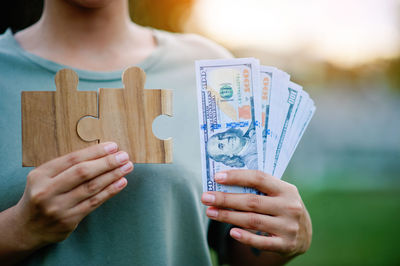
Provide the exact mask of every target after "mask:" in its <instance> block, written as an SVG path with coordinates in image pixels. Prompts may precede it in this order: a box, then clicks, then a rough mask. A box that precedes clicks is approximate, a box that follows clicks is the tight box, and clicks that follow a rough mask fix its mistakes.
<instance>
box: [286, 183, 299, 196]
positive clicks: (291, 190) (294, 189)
mask: <svg viewBox="0 0 400 266" xmlns="http://www.w3.org/2000/svg"><path fill="white" fill-rule="evenodd" d="M287 184H288V190H289V191H290V192H291V193H293V194H296V195H298V194H299V190H298V189H297V187H296V186H295V185H293V184H290V183H287Z"/></svg>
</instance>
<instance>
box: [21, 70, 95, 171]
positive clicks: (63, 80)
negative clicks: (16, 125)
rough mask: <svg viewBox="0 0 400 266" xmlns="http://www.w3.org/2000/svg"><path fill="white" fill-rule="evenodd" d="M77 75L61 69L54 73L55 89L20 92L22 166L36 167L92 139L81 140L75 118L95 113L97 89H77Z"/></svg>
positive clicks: (82, 145) (90, 143)
mask: <svg viewBox="0 0 400 266" xmlns="http://www.w3.org/2000/svg"><path fill="white" fill-rule="evenodd" d="M78 81H79V79H78V75H77V74H76V73H75V72H74V71H73V70H70V69H62V70H60V71H59V72H57V74H56V76H55V83H56V88H57V90H56V91H23V92H22V94H21V108H22V110H21V111H22V165H23V166H38V165H40V164H42V163H44V162H47V161H49V160H51V159H54V158H56V157H59V156H61V155H64V154H67V153H69V152H72V151H75V150H79V149H82V148H85V147H88V146H90V145H93V144H94V143H96V142H85V141H83V140H82V139H81V138H80V137H79V136H78V134H77V132H76V123H77V121H78V120H79V119H80V118H81V117H82V116H85V115H93V116H96V115H97V92H95V91H77V86H78Z"/></svg>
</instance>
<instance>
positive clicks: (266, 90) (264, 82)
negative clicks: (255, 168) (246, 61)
mask: <svg viewBox="0 0 400 266" xmlns="http://www.w3.org/2000/svg"><path fill="white" fill-rule="evenodd" d="M276 70H277V69H276V68H275V67H270V66H260V82H261V84H260V88H261V90H260V91H261V96H260V101H261V104H260V107H261V128H262V140H263V151H262V152H263V165H262V169H263V170H264V167H265V165H266V158H267V156H266V153H267V151H268V149H267V136H268V135H270V134H271V129H270V126H271V124H270V123H269V110H270V108H269V104H270V103H269V101H270V95H271V86H272V82H273V77H274V76H275V75H274V72H276Z"/></svg>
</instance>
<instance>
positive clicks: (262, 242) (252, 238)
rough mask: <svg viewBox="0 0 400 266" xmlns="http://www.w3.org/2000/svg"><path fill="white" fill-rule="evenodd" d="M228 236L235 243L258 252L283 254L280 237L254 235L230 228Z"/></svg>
mask: <svg viewBox="0 0 400 266" xmlns="http://www.w3.org/2000/svg"><path fill="white" fill-rule="evenodd" d="M230 235H231V237H233V238H234V239H236V240H237V241H239V242H241V243H243V244H245V245H249V246H252V247H254V248H257V249H259V250H267V251H274V252H285V248H284V243H283V239H282V238H280V237H276V236H262V235H256V234H253V233H250V232H248V231H246V230H243V229H240V228H232V229H231V231H230Z"/></svg>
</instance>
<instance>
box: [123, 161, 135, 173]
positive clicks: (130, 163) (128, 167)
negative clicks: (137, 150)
mask: <svg viewBox="0 0 400 266" xmlns="http://www.w3.org/2000/svg"><path fill="white" fill-rule="evenodd" d="M132 166H133V164H132V162H128V163H126V164H124V165H123V166H121V171H122V172H124V173H126V172H129V171H130V170H131V169H132Z"/></svg>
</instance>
